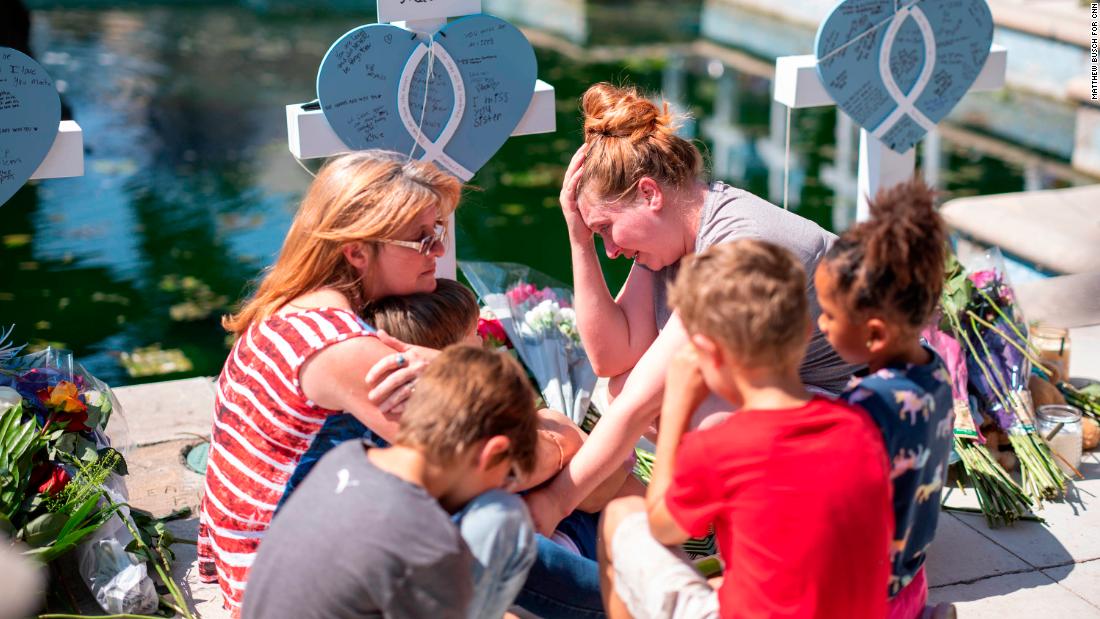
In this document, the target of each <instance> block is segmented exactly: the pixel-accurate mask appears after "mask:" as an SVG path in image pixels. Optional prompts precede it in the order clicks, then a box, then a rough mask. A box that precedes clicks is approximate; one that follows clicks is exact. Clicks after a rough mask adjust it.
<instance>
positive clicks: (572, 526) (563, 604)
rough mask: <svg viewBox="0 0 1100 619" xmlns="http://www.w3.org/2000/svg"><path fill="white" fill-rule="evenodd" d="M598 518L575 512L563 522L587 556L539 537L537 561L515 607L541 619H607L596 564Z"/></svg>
mask: <svg viewBox="0 0 1100 619" xmlns="http://www.w3.org/2000/svg"><path fill="white" fill-rule="evenodd" d="M598 522H599V516H598V515H596V514H586V513H584V512H580V511H575V512H573V513H572V514H570V515H569V516H567V517H566V518H565V520H562V522H561V524H560V525H558V531H559V532H561V533H564V534H566V535H567V536H569V537H570V539H572V540H573V542H574V543H575V544H576V545H577V547H578V548H579V549H580V551H581V553H582V554H583V555H584V556H580V555H577V554H575V553H573V552H571V551H569V550H566V549H565V548H563V547H561V546H559V545H558V544H555V543H554V542H552V541H550V540H548V539H546V538H545V537H543V536H541V535H539V536H537V537H536V539H537V540H538V553H539V554H538V559H537V560H536V561H535V565H534V566H533V567H532V568H531V573H530V575H528V577H527V582H526V583H525V584H524V585H523V590H522V591H520V593H519V597H517V598H516V604H517V605H519V606H520V607H522V608H523V609H525V610H527V611H530V612H532V613H534V614H536V615H538V616H539V617H542V619H571V618H578V619H604V618H605V617H606V616H607V615H606V613H605V612H604V608H603V598H601V597H600V570H599V565H598V564H597V563H596V532H597V530H598V528H597V526H598Z"/></svg>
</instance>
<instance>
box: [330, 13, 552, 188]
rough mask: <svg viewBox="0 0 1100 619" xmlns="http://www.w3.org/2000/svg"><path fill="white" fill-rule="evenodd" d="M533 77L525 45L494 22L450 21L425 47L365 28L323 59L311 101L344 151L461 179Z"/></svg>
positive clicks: (501, 130)
mask: <svg viewBox="0 0 1100 619" xmlns="http://www.w3.org/2000/svg"><path fill="white" fill-rule="evenodd" d="M429 67H430V71H429ZM537 74H538V66H537V64H536V61H535V52H534V50H533V49H532V48H531V43H530V42H528V41H527V38H526V37H525V36H523V33H522V32H520V31H519V30H518V29H516V28H515V27H514V26H512V25H511V24H509V23H508V22H506V21H504V20H502V19H498V18H496V17H492V16H489V15H472V16H469V17H464V18H461V19H458V20H455V21H453V22H451V23H449V24H447V25H446V26H444V27H443V28H442V29H441V30H440V31H439V32H437V33H436V34H435V35H433V36H432V38H431V39H429V40H428V41H427V42H426V43H425V42H421V41H419V40H418V38H417V36H416V35H415V34H413V33H412V32H410V31H408V30H404V29H402V28H398V27H396V26H390V25H387V24H370V25H366V26H360V27H359V28H356V29H355V30H352V31H351V32H349V33H347V34H345V35H344V36H342V37H340V39H339V40H338V41H336V43H334V44H333V46H332V47H331V48H330V49H329V51H328V53H327V54H325V58H324V60H322V61H321V69H320V71H319V72H318V74H317V98H318V100H319V101H320V103H321V110H322V111H323V112H324V114H325V119H326V120H328V123H329V125H331V126H332V129H333V131H335V132H336V135H337V136H339V137H340V139H341V140H343V142H344V144H346V145H347V146H348V148H351V149H353V150H364V149H368V148H383V149H387V150H392V151H397V152H399V153H408V154H409V155H410V156H411V157H415V158H418V159H422V160H425V161H434V162H435V163H436V164H437V165H439V166H440V167H442V168H443V169H445V170H447V171H449V172H451V173H452V174H454V175H455V176H457V177H459V178H460V179H462V180H463V181H468V180H470V178H471V177H473V175H474V173H476V172H477V171H478V170H479V169H480V168H481V166H483V165H485V163H486V162H487V161H489V158H491V157H492V156H493V155H494V154H495V153H496V152H497V151H498V150H500V147H501V146H502V145H503V144H504V142H505V141H506V140H507V139H508V136H510V135H511V134H512V131H513V130H514V129H515V128H516V125H518V124H519V121H520V119H522V118H523V115H524V114H525V113H526V112H527V107H528V106H529V105H530V103H531V96H532V95H533V94H534V89H535V79H536V76H537Z"/></svg>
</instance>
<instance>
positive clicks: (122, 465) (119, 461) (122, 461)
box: [99, 447, 130, 475]
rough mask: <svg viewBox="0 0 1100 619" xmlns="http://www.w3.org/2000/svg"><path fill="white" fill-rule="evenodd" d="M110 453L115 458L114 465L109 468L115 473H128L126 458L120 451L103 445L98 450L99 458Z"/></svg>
mask: <svg viewBox="0 0 1100 619" xmlns="http://www.w3.org/2000/svg"><path fill="white" fill-rule="evenodd" d="M111 454H114V456H113V457H114V458H115V466H114V468H112V469H111V470H112V471H114V472H115V473H118V474H119V475H129V474H130V470H129V469H128V468H127V467H126V458H123V457H122V453H121V452H120V451H118V450H117V449H115V448H114V447H104V448H103V449H100V450H99V457H100V458H106V457H108V456H110V455H111Z"/></svg>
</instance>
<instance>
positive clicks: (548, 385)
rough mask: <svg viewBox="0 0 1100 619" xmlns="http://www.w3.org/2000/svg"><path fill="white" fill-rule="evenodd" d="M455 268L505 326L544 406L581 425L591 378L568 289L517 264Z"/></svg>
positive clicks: (466, 264) (469, 264) (593, 382)
mask: <svg viewBox="0 0 1100 619" xmlns="http://www.w3.org/2000/svg"><path fill="white" fill-rule="evenodd" d="M460 267H461V268H462V273H463V274H464V275H465V276H466V279H467V280H469V282H470V285H471V286H473V288H474V291H475V292H477V295H478V297H480V298H481V302H482V303H484V304H485V306H486V307H488V308H489V310H490V311H492V313H493V315H494V316H495V317H496V318H497V320H499V321H500V324H501V326H503V327H504V331H505V332H506V333H507V335H508V340H510V341H511V343H512V345H513V346H514V347H515V350H516V352H517V354H518V355H519V358H520V360H521V361H522V362H523V364H524V365H525V366H527V369H528V370H529V371H530V372H531V375H532V376H534V378H535V381H536V382H537V383H538V387H539V391H540V392H541V393H542V397H543V400H544V401H545V402H546V406H547V407H548V408H552V409H554V410H558V411H561V412H562V413H564V414H565V415H566V416H568V417H569V418H570V419H572V420H573V421H574V422H575V423H576V424H577V425H580V424H581V422H582V421H584V416H585V414H586V413H587V412H588V403H589V401H590V399H591V397H592V389H593V388H594V387H595V386H596V374H595V372H593V370H592V364H591V363H590V362H589V361H588V355H587V354H586V353H585V352H584V346H583V345H582V344H581V338H580V334H579V333H578V332H577V318H576V314H575V313H574V311H573V293H572V291H571V290H569V288H568V287H566V286H565V285H564V284H562V283H560V282H557V281H555V280H554V279H552V278H551V277H549V276H548V275H545V274H543V273H540V272H538V271H536V270H534V269H532V268H530V267H528V266H525V265H522V264H514V263H509V262H461V263H460Z"/></svg>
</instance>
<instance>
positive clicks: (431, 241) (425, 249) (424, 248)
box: [376, 224, 447, 256]
mask: <svg viewBox="0 0 1100 619" xmlns="http://www.w3.org/2000/svg"><path fill="white" fill-rule="evenodd" d="M376 240H377V241H378V242H379V243H385V244H387V245H397V246H399V247H407V248H409V249H415V250H416V251H417V252H418V253H420V255H422V256H427V255H428V254H430V253H432V250H433V249H435V247H436V243H439V244H440V245H443V244H444V243H445V242H446V241H447V226H445V225H443V224H436V225H435V228H434V230H433V232H432V233H431V234H429V235H428V236H426V237H424V238H422V239H420V240H419V241H397V240H394V239H376Z"/></svg>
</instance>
